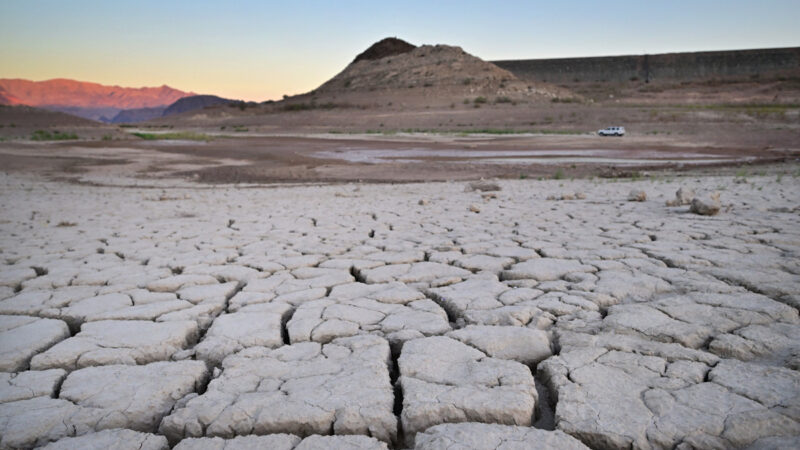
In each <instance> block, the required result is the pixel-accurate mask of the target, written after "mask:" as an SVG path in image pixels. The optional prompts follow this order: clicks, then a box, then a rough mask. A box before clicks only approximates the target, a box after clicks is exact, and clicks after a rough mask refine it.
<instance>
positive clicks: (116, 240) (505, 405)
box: [0, 173, 800, 450]
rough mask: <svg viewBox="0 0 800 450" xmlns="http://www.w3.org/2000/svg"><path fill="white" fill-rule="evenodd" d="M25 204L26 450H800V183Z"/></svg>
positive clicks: (133, 192)
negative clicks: (39, 448)
mask: <svg viewBox="0 0 800 450" xmlns="http://www.w3.org/2000/svg"><path fill="white" fill-rule="evenodd" d="M0 185H1V186H2V187H1V188H0V449H24V448H36V447H44V448H48V449H71V448H93V449H99V448H116V449H168V448H176V449H181V450H189V449H227V450H233V449H255V448H259V449H260V448H264V449H286V450H289V449H295V450H302V449H410V448H416V449H546V448H553V449H585V448H593V449H681V450H688V449H728V448H750V449H773V448H784V449H790V448H800V371H799V370H800V319H799V318H798V308H800V177H798V176H797V175H796V174H795V175H791V174H789V175H784V176H776V175H775V174H772V175H767V174H765V175H762V176H751V177H748V178H747V179H746V180H744V179H743V178H741V177H734V176H712V175H688V176H687V175H684V176H672V177H660V178H650V179H644V180H635V181H617V180H598V179H588V180H586V179H584V180H505V181H499V182H497V185H496V186H493V185H492V183H485V182H484V183H478V184H472V185H471V184H469V183H463V182H458V183H454V182H450V183H447V182H442V183H419V184H400V185H388V184H358V183H356V184H332V185H331V184H318V185H247V186H244V185H213V186H211V185H205V184H201V183H191V182H186V181H184V182H181V181H176V182H175V184H173V185H170V184H169V182H168V180H165V181H164V182H162V183H161V184H160V185H158V187H153V186H150V187H135V186H134V187H124V186H108V185H107V186H103V185H89V184H77V183H69V182H64V181H58V180H47V179H43V178H38V177H37V176H36V175H35V174H26V173H10V174H9V173H5V174H0ZM679 189H680V190H681V191H680V193H679V194H678V196H677V198H676V191H678V190H679ZM489 190H491V191H489ZM692 192H693V193H694V194H693V193H692ZM714 192H716V193H718V194H719V196H718V197H717V196H716V195H715V196H713V197H711V194H712V193H714ZM694 197H697V198H694ZM629 199H630V200H629ZM703 199H706V200H703ZM692 211H694V212H703V214H695V213H694V212H692ZM714 213H716V214H714Z"/></svg>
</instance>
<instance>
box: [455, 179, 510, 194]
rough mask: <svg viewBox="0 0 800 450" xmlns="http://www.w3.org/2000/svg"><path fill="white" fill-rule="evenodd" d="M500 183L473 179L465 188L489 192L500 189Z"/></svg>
mask: <svg viewBox="0 0 800 450" xmlns="http://www.w3.org/2000/svg"><path fill="white" fill-rule="evenodd" d="M500 189H501V188H500V185H499V184H497V183H494V182H491V181H485V180H480V181H473V182H471V183H469V184H467V187H466V188H465V189H464V192H472V191H481V192H488V191H499V190H500Z"/></svg>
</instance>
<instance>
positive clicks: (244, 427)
mask: <svg viewBox="0 0 800 450" xmlns="http://www.w3.org/2000/svg"><path fill="white" fill-rule="evenodd" d="M389 358H390V352H389V345H388V343H387V342H386V341H385V340H383V339H381V338H378V337H375V336H354V337H350V338H340V339H336V340H334V341H332V342H331V343H329V344H325V345H320V344H318V343H314V342H308V343H301V344H293V345H288V346H283V347H280V348H278V349H275V350H270V349H266V348H263V347H251V348H248V349H245V350H242V351H241V352H239V353H238V354H236V355H233V356H229V357H227V358H225V360H224V361H223V363H222V374H221V375H220V376H219V377H218V378H215V379H214V380H212V381H211V383H210V384H209V386H208V389H207V390H206V392H205V393H204V394H202V395H200V396H198V397H195V398H193V399H191V400H189V401H188V402H186V403H185V405H183V406H182V407H181V408H177V409H176V410H175V411H173V412H172V414H171V415H169V416H168V417H166V418H165V419H164V421H163V422H162V423H161V427H160V430H161V433H163V434H164V435H165V436H167V438H168V439H169V440H170V441H171V442H177V441H179V440H180V439H182V438H184V437H200V436H219V437H224V438H230V437H233V436H235V435H246V434H258V435H263V434H270V433H292V434H297V435H299V436H309V435H311V434H329V433H334V434H368V435H370V436H374V437H376V438H378V439H380V440H382V441H384V442H393V441H394V439H395V436H396V433H397V423H396V419H395V416H394V414H393V413H392V408H393V403H394V396H393V393H392V387H391V384H390V379H389V369H388V363H389Z"/></svg>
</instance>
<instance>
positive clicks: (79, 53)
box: [0, 0, 800, 102]
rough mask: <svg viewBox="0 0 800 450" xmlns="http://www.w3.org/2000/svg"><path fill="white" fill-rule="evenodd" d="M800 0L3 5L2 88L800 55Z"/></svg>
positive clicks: (240, 87) (242, 85)
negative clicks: (390, 44) (438, 65)
mask: <svg viewBox="0 0 800 450" xmlns="http://www.w3.org/2000/svg"><path fill="white" fill-rule="evenodd" d="M797 23H800V4H798V3H797V2H796V0H764V1H762V2H749V1H746V0H729V1H726V2H725V3H724V6H721V5H720V4H717V2H712V1H708V2H682V1H679V2H666V3H664V2H661V3H656V2H637V1H634V0H610V2H607V4H605V5H604V7H602V8H598V6H597V4H596V2H592V1H589V0H573V1H568V2H545V1H523V0H509V1H507V2H503V3H502V5H496V4H494V3H492V2H485V1H480V0H461V1H456V0H441V1H437V2H434V3H429V2H421V1H419V0H409V1H408V2H401V3H394V4H385V3H382V2H366V1H360V0H345V1H344V2H327V1H323V0H306V1H304V2H291V3H290V2H277V1H269V0H266V1H256V0H241V1H238V2H235V4H227V3H222V2H212V1H209V0H174V1H170V2H164V1H154V0H139V1H136V2H131V1H127V0H119V1H117V2H106V1H100V0H73V1H71V2H63V1H59V0H37V1H29V0H3V1H2V2H0V42H2V43H3V45H0V78H24V79H28V80H33V81H42V80H48V79H53V78H67V79H72V80H77V81H86V82H94V83H99V84H103V85H111V86H123V87H158V86H162V85H168V86H170V87H172V88H175V89H179V90H182V91H186V92H195V93H198V94H212V95H218V96H221V97H225V98H231V99H241V100H248V101H259V102H260V101H264V100H278V99H280V98H282V97H283V95H295V94H301V93H305V92H309V91H311V90H313V89H315V88H317V87H318V86H320V85H321V84H322V83H324V82H325V81H327V80H328V79H330V78H331V77H333V76H334V75H336V74H337V73H338V72H340V71H341V70H342V69H344V67H346V66H347V64H349V63H350V62H351V61H352V60H353V58H354V57H355V55H356V54H358V53H360V52H361V51H363V50H364V49H366V48H367V47H368V46H369V45H371V44H372V43H374V42H376V41H378V40H380V39H382V38H385V37H389V36H396V37H399V38H401V39H404V40H406V41H409V42H411V43H412V44H415V45H421V44H426V43H427V44H437V43H441V44H447V45H456V46H460V47H462V48H463V49H464V50H465V51H467V52H469V53H472V54H474V55H476V56H478V57H480V58H483V59H485V60H490V61H491V60H500V59H533V58H559V57H582V56H586V57H589V56H607V55H624V54H643V53H651V54H652V53H668V52H685V51H704V50H737V49H746V48H770V47H795V46H800V33H798V32H797V25H796V24H797Z"/></svg>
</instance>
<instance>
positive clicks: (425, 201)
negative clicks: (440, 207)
mask: <svg viewBox="0 0 800 450" xmlns="http://www.w3.org/2000/svg"><path fill="white" fill-rule="evenodd" d="M428 203H430V202H429V201H428V199H425V198H423V199H420V201H419V202H418V204H419V205H420V206H425V205H427V204H428Z"/></svg>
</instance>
